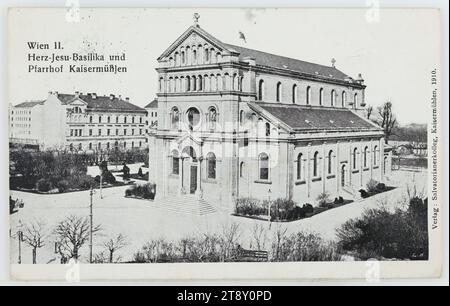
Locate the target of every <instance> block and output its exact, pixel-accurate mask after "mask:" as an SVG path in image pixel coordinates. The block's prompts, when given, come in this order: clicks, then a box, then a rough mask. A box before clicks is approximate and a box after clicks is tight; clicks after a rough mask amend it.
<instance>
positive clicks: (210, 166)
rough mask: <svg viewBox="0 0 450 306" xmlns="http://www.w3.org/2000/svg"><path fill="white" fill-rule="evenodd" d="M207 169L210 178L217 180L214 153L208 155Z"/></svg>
mask: <svg viewBox="0 0 450 306" xmlns="http://www.w3.org/2000/svg"><path fill="white" fill-rule="evenodd" d="M206 169H208V173H207V174H208V178H209V179H215V178H216V155H215V154H214V153H212V152H209V153H208V155H206Z"/></svg>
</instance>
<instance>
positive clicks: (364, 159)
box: [363, 147, 369, 168]
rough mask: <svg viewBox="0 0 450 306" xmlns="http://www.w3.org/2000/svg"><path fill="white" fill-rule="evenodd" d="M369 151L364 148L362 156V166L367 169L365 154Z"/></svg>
mask: <svg viewBox="0 0 450 306" xmlns="http://www.w3.org/2000/svg"><path fill="white" fill-rule="evenodd" d="M368 151H369V148H368V147H365V148H364V155H363V165H364V168H367V152H368Z"/></svg>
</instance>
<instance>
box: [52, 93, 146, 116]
mask: <svg viewBox="0 0 450 306" xmlns="http://www.w3.org/2000/svg"><path fill="white" fill-rule="evenodd" d="M76 97H77V96H76V95H72V94H58V99H59V100H60V101H61V102H63V103H64V104H67V103H70V102H72V101H73V100H74V99H75V98H76ZM79 98H80V99H81V100H82V101H84V102H86V103H87V104H88V105H87V108H88V109H90V110H98V111H105V112H108V111H110V112H116V111H117V112H141V113H145V110H144V109H143V108H142V107H139V106H137V105H134V104H132V103H130V102H127V101H124V100H122V99H119V98H118V97H114V98H112V99H111V98H110V96H95V98H94V95H92V94H85V95H79Z"/></svg>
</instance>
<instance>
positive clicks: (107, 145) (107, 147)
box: [106, 142, 109, 150]
mask: <svg viewBox="0 0 450 306" xmlns="http://www.w3.org/2000/svg"><path fill="white" fill-rule="evenodd" d="M106 149H108V150H109V142H107V143H106Z"/></svg>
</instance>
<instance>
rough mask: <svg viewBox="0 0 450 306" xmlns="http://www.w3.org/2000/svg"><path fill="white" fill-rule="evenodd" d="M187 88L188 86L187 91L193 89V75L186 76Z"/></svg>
mask: <svg viewBox="0 0 450 306" xmlns="http://www.w3.org/2000/svg"><path fill="white" fill-rule="evenodd" d="M185 88H186V91H191V77H190V76H187V77H186V86H185Z"/></svg>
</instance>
